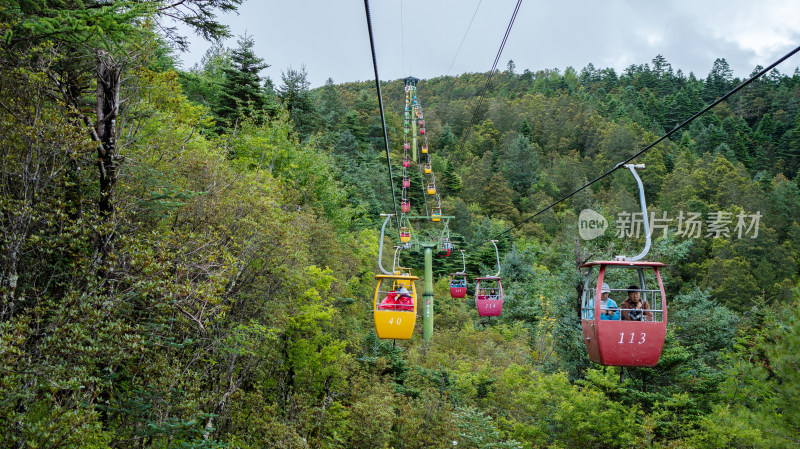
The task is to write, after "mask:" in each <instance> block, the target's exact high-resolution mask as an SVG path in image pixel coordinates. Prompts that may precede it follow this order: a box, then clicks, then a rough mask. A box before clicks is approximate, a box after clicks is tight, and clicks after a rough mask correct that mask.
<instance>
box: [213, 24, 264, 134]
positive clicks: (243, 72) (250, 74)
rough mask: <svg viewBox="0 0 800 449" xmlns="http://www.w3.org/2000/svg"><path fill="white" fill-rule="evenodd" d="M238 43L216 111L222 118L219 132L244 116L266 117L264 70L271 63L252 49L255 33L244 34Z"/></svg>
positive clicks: (224, 70) (223, 82)
mask: <svg viewBox="0 0 800 449" xmlns="http://www.w3.org/2000/svg"><path fill="white" fill-rule="evenodd" d="M237 43H238V44H239V47H238V48H236V49H235V50H231V52H230V65H229V66H227V67H225V68H223V69H222V71H223V81H222V84H221V85H220V90H219V98H218V100H217V105H216V107H215V108H214V113H215V114H216V116H217V117H218V118H219V122H220V123H219V125H218V127H217V132H219V133H222V132H223V131H224V130H225V128H233V127H235V126H236V124H237V123H238V122H239V121H240V120H241V119H246V118H253V119H255V120H256V121H260V120H262V119H263V117H264V114H265V112H266V106H267V105H266V98H265V95H264V91H263V89H262V88H261V77H259V73H260V72H261V70H263V69H265V68H267V67H269V65H267V64H265V63H264V60H263V59H261V58H259V57H257V56H256V54H255V52H253V46H254V45H255V42H254V41H253V37H252V36H248V35H246V34H245V35H244V36H242V37H240V38H239V39H238V41H237Z"/></svg>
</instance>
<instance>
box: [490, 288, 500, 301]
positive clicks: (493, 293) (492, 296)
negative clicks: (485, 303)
mask: <svg viewBox="0 0 800 449" xmlns="http://www.w3.org/2000/svg"><path fill="white" fill-rule="evenodd" d="M489 299H500V297H499V296H497V290H495V289H492V291H491V292H489Z"/></svg>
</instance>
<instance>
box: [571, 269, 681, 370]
mask: <svg viewBox="0 0 800 449" xmlns="http://www.w3.org/2000/svg"><path fill="white" fill-rule="evenodd" d="M663 267H666V265H665V264H663V263H660V262H629V261H616V260H615V261H592V262H587V263H585V264H583V265H581V268H588V269H589V272H588V273H587V275H586V281H585V283H584V289H583V298H582V301H581V327H582V328H583V341H584V344H585V345H586V350H587V351H588V353H589V359H591V360H592V361H593V362H595V363H599V364H601V365H610V366H655V365H656V364H657V363H658V359H659V357H660V356H661V350H662V348H663V347H664V337H665V336H666V333H667V300H666V295H665V294H664V284H663V283H662V281H661V275H660V274H659V272H658V269H659V268H663ZM595 269H597V273H596V277H595V276H594V274H595V272H594V270H595ZM604 283H605V284H606V285H607V286H608V288H607V289H606V291H610V295H609V296H610V299H613V300H614V301H615V302H616V304H617V308H619V309H620V310H619V312H622V313H614V312H615V311H614V310H613V309H608V308H602V307H601V295H602V293H601V290H602V286H603V284H604ZM636 292H638V293H640V294H641V303H642V304H647V306H648V308H643V309H642V310H641V313H640V315H641V318H640V319H641V321H639V320H636V321H634V320H632V319H630V318H632V317H633V313H630V312H625V311H626V310H629V309H626V308H625V307H624V306H623V301H625V300H626V299H627V296H628V295H629V294H630V293H636ZM614 296H616V297H614ZM634 296H635V295H634ZM606 305H610V303H608V302H607V303H606ZM615 317H616V318H615Z"/></svg>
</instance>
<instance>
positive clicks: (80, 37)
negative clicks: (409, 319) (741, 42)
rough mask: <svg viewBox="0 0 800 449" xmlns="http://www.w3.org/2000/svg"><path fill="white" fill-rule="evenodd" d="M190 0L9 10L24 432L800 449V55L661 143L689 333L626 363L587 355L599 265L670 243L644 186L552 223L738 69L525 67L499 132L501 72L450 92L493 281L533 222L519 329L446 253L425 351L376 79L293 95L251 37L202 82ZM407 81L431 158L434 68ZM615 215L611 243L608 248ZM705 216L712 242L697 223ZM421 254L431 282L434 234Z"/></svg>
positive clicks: (45, 442) (514, 257)
mask: <svg viewBox="0 0 800 449" xmlns="http://www.w3.org/2000/svg"><path fill="white" fill-rule="evenodd" d="M180 3H181V2H178V3H177V4H178V5H180ZM40 4H41V5H44V6H46V7H42V8H38V6H41V5H40ZM101 4H102V7H100V6H101ZM236 4H238V1H214V2H197V1H192V2H186V5H188V6H189V7H192V8H193V7H199V8H201V9H190V10H191V11H195V12H196V11H200V12H201V13H197V15H195V16H191V15H187V13H186V12H185V11H184V12H181V11H173V14H174V15H175V16H178V17H182V18H183V19H184V21H186V22H187V23H189V24H192V25H194V26H196V27H197V28H198V29H200V31H201V32H204V33H206V34H208V35H209V36H214V35H224V31H225V30H224V29H222V28H219V25H218V24H216V23H215V22H214V21H213V20H212V19H213V15H208V14H210V12H211V11H212V10H214V9H220V10H226V9H230V8H232V7H235V5H236ZM162 6H167V4H166V3H165V2H12V5H11V6H9V7H7V8H6V7H4V8H3V9H0V17H2V19H3V23H2V24H1V25H0V27H2V28H0V32H1V33H2V34H3V35H4V36H5V42H6V43H7V45H6V46H4V47H3V48H2V55H0V135H1V136H2V139H3V144H2V147H3V150H2V152H1V154H0V188H2V197H0V235H2V241H1V242H0V243H2V245H3V249H2V252H0V301H2V302H1V303H0V446H2V447H19V448H23V447H31V448H33V447H37V448H50V447H52V448H55V447H82V448H83V447H97V448H102V447H142V448H144V447H156V448H161V447H163V448H167V447H170V448H172V447H176V448H177V447H185V448H188V447H198V448H199V447H231V448H233V447H236V448H261V447H275V448H308V447H314V448H382V447H394V448H429V447H469V448H534V447H587V448H588V447H592V448H594V447H696V448H706V447H708V448H711V447H766V448H783V447H786V448H788V447H796V446H797V445H798V444H800V427H798V423H800V405H798V404H800V400H798V399H800V377H798V372H800V371H799V370H798V366H797V364H798V362H797V360H798V359H797V353H798V344H800V312H799V310H800V307H799V306H800V304H799V302H800V300H799V299H798V298H800V288H798V264H799V263H800V225H799V224H798V220H799V219H800V185H799V184H798V182H800V176H798V170H799V169H800V114H798V112H800V111H799V110H800V73H797V72H795V73H794V75H793V76H787V75H784V74H781V73H779V72H772V73H771V74H769V75H768V76H767V77H766V78H764V79H761V80H759V81H757V82H756V83H754V84H753V85H752V86H751V87H748V88H747V89H746V90H744V91H743V92H742V93H741V94H739V95H737V96H736V97H734V98H732V99H730V100H729V101H728V102H726V103H724V104H722V105H720V106H719V107H717V108H715V109H714V110H713V111H712V112H710V113H709V114H706V115H704V116H702V117H701V118H699V119H698V120H696V121H694V122H693V123H692V124H691V125H690V126H689V127H687V128H686V129H684V130H682V132H681V133H679V135H678V137H676V138H675V139H672V140H671V141H669V142H666V143H664V144H661V145H659V146H657V147H655V148H653V149H652V150H651V151H649V152H648V153H646V154H645V155H643V156H642V157H641V158H640V160H638V161H637V162H642V163H645V164H646V165H647V168H646V169H645V170H643V171H642V175H643V178H644V182H645V188H646V190H647V196H648V202H649V204H650V207H651V211H652V212H653V213H654V216H655V217H663V216H664V215H663V214H667V216H668V217H669V218H672V219H673V221H672V222H670V223H669V228H668V229H666V230H664V229H663V227H662V228H656V231H655V237H656V239H655V240H654V243H653V248H652V250H651V256H650V257H651V258H653V259H657V260H662V261H664V262H666V263H669V264H670V267H669V268H668V269H666V270H665V273H664V276H665V280H666V284H667V289H668V293H669V296H670V306H669V307H670V325H669V332H668V337H667V341H666V345H665V348H664V352H663V354H662V356H661V360H660V362H659V364H658V366H656V367H655V368H648V369H644V368H643V369H625V370H624V371H622V372H621V370H620V369H619V368H605V367H598V366H596V365H592V364H591V363H590V362H589V361H588V359H587V357H586V355H585V350H584V348H583V344H582V342H581V337H580V324H579V320H578V316H577V313H576V306H575V304H576V297H577V295H576V287H577V286H579V284H580V281H581V273H580V272H579V271H578V269H577V268H576V263H575V262H576V260H578V261H583V260H586V259H587V258H589V257H590V255H591V257H592V258H607V257H612V256H613V255H616V254H619V253H626V254H630V253H633V252H638V251H639V249H640V248H641V245H642V240H643V239H642V237H641V236H639V235H637V234H636V233H635V232H633V231H634V230H633V229H630V230H629V229H626V228H624V227H623V225H624V224H625V213H626V212H628V213H630V212H636V211H637V210H638V203H637V197H636V186H635V183H634V182H633V180H632V179H631V177H630V175H629V174H627V173H626V172H622V171H619V172H616V173H614V174H613V175H611V176H609V177H606V178H604V179H603V180H601V181H600V182H598V183H597V184H595V185H593V186H592V187H591V188H589V189H587V190H584V191H582V192H580V193H579V194H577V195H575V196H574V197H572V198H571V199H570V200H568V201H567V202H564V203H561V204H559V205H557V206H556V207H554V208H553V209H552V210H550V211H548V212H545V213H543V214H541V215H540V216H538V217H536V218H535V219H532V220H528V217H530V216H531V215H532V214H533V213H535V212H537V211H539V210H540V209H541V208H542V207H544V206H547V205H549V204H550V203H551V202H553V201H554V200H555V199H557V198H559V197H561V196H563V195H565V194H566V193H569V192H571V191H572V190H574V189H575V188H577V187H579V186H581V185H582V184H583V183H584V182H586V181H587V180H589V179H593V178H595V177H596V176H598V175H599V174H601V173H603V172H605V171H606V170H608V169H611V168H612V167H614V166H615V165H616V164H617V162H619V161H621V160H624V159H625V158H627V157H628V156H630V155H631V154H633V153H634V152H635V151H637V150H639V149H641V148H643V147H644V146H646V145H647V144H649V143H650V142H652V141H654V140H655V139H656V138H657V137H658V136H660V135H662V134H663V133H664V132H665V131H667V130H669V129H671V128H673V127H674V126H676V125H677V124H678V123H680V122H682V121H683V120H684V119H685V118H687V117H689V116H691V115H692V114H693V113H694V112H696V111H697V110H699V109H700V108H701V107H703V106H704V105H705V104H707V103H708V102H710V101H713V99H715V98H717V97H718V96H719V95H721V94H723V93H725V92H726V91H727V90H729V89H730V88H731V87H733V86H734V85H736V84H737V83H738V81H739V80H737V79H734V78H733V77H732V75H731V71H730V69H729V67H728V66H727V63H726V62H725V61H724V60H722V59H718V60H717V61H714V62H713V65H712V68H711V71H710V73H709V74H708V76H707V77H706V78H704V79H700V78H697V77H696V76H695V75H693V74H690V75H688V76H686V75H684V74H683V73H682V72H681V71H679V70H678V71H677V72H674V71H673V69H672V67H671V66H670V64H669V63H668V62H667V61H666V60H665V59H664V58H663V57H661V56H657V57H656V58H655V59H653V61H651V64H652V65H651V64H642V65H638V66H631V67H630V68H628V69H627V70H625V71H624V73H621V74H617V73H615V71H614V70H612V69H596V68H594V67H593V66H591V65H590V66H588V67H586V68H584V69H583V70H581V71H580V72H578V71H576V70H574V69H572V68H568V69H566V70H565V71H564V72H563V73H561V72H560V71H557V70H546V71H540V72H536V73H534V72H530V71H528V70H524V71H523V72H522V73H521V74H515V73H514V72H513V67H514V66H513V64H512V63H509V65H508V67H509V70H508V71H506V72H501V73H497V74H496V75H495V76H494V78H493V81H492V85H491V88H490V89H489V91H488V92H487V94H486V95H487V97H486V98H485V99H484V101H483V106H482V108H481V110H480V111H478V113H477V114H475V117H476V120H475V123H472V121H471V120H472V117H473V114H474V112H475V111H474V108H475V107H476V106H477V104H478V99H477V98H476V95H477V93H478V92H479V91H480V90H481V88H482V86H483V85H484V84H485V80H486V74H465V75H462V76H458V77H441V78H435V79H430V80H423V81H421V82H420V84H419V86H418V87H419V91H418V92H419V95H420V98H421V99H422V101H423V102H424V103H423V104H424V106H425V108H426V109H425V112H426V115H425V118H426V123H427V131H428V139H429V143H430V147H431V150H432V152H433V168H434V170H435V172H436V173H437V174H439V178H438V179H439V180H440V185H439V188H440V192H442V194H443V198H444V213H445V214H447V215H453V216H455V219H454V220H453V221H452V222H451V224H450V228H451V230H452V235H451V236H452V238H453V240H454V241H455V242H456V243H457V244H458V245H459V248H467V249H468V253H467V271H468V272H470V273H471V274H479V273H481V274H487V273H490V272H492V271H493V266H494V257H495V255H494V249H493V247H491V246H490V245H486V244H485V243H486V240H487V239H488V238H490V237H492V236H495V235H497V234H499V233H501V232H503V231H506V230H508V229H509V228H511V227H513V226H516V227H515V228H514V229H513V230H512V231H511V232H506V233H504V234H502V236H501V237H500V238H499V242H498V246H499V247H500V252H501V262H502V272H503V276H504V279H505V285H506V286H507V290H506V305H505V308H504V314H503V316H502V317H500V318H498V319H493V320H492V321H490V322H486V321H481V320H480V319H479V318H478V316H477V313H476V312H475V311H474V306H473V305H472V304H470V301H469V300H452V299H450V297H449V295H448V289H447V281H446V278H445V277H443V275H445V274H446V273H449V272H452V271H457V270H460V269H461V260H460V259H458V258H457V256H455V257H454V256H451V257H446V258H440V257H437V258H436V261H435V265H434V277H435V279H434V281H435V294H436V302H435V313H436V329H435V332H434V335H433V338H432V339H431V341H430V342H429V343H427V344H426V343H425V342H424V341H423V340H422V338H421V333H419V332H418V333H417V335H415V337H414V338H413V339H412V340H410V341H408V342H398V343H397V344H393V343H392V342H389V341H381V340H378V339H377V338H376V335H375V332H374V330H373V327H372V321H371V319H372V318H371V313H370V311H371V304H370V302H371V294H372V289H373V288H374V285H373V278H372V275H373V274H374V273H375V272H376V270H377V261H376V258H377V257H378V244H379V241H378V239H379V234H378V232H377V230H378V227H379V225H380V223H381V220H380V218H379V214H380V213H382V212H391V211H393V204H392V194H391V187H390V185H389V183H388V169H387V167H386V161H385V155H384V153H383V151H382V149H383V141H382V138H383V132H382V130H381V129H380V120H379V118H378V104H377V99H376V96H375V93H374V90H373V86H372V85H371V84H370V83H350V84H344V85H336V84H334V82H333V80H329V82H328V83H326V85H325V86H323V87H320V88H318V89H310V86H309V83H308V81H307V80H306V76H307V75H306V72H305V69H304V68H301V69H299V70H296V69H292V68H287V69H286V71H285V72H284V75H283V77H282V80H281V82H282V84H281V85H280V86H277V87H275V86H273V84H272V81H271V80H269V79H266V80H263V79H261V78H260V75H259V73H258V72H259V70H260V68H262V67H264V66H265V64H266V62H265V61H263V60H262V59H261V58H260V57H259V56H258V55H256V54H254V53H253V51H252V40H251V39H250V38H248V37H246V36H245V37H243V38H241V39H240V40H239V42H238V46H237V47H236V48H232V49H227V48H223V47H222V46H220V45H217V46H215V47H214V48H213V49H212V50H211V51H210V52H209V54H208V55H207V56H206V58H204V60H203V62H202V63H201V64H199V65H198V66H196V67H194V68H193V69H191V70H190V71H187V72H183V71H180V70H177V69H176V68H175V67H174V58H173V57H172V56H171V54H170V52H169V50H168V48H167V47H166V46H165V44H164V42H165V41H164V39H162V37H159V36H158V35H155V34H153V32H152V29H153V28H152V23H151V20H159V19H160V17H161V16H160V14H164V13H165V12H164V11H165V10H163V9H159V7H162ZM203 8H208V9H203ZM67 19H68V20H67ZM166 37H169V36H166ZM98 51H102V52H105V53H102V54H103V55H111V56H108V58H107V59H108V60H113V61H117V62H120V61H121V63H120V64H119V65H116V66H115V67H117V68H118V69H119V70H120V71H121V72H122V74H123V75H124V76H123V77H122V79H123V80H124V81H123V82H122V85H121V87H120V90H119V95H120V97H121V98H122V100H123V101H121V102H119V103H118V104H119V105H120V107H119V110H118V111H116V112H115V114H117V115H116V117H117V122H118V124H117V126H116V129H115V130H114V134H113V136H112V137H113V139H112V140H113V141H114V142H115V145H116V146H115V147H114V151H115V153H114V157H113V158H111V159H110V162H111V163H112V165H111V167H113V169H114V170H115V173H116V177H115V178H114V181H115V183H114V184H113V185H112V186H111V187H108V188H107V189H106V190H103V189H102V188H101V186H100V181H99V180H100V179H101V177H102V176H105V175H102V176H101V170H103V169H104V167H105V166H103V165H102V164H101V165H98V161H97V155H98V144H97V139H96V136H95V134H93V132H92V130H96V129H97V127H99V126H100V125H102V124H103V123H104V122H105V121H104V120H103V119H102V117H94V118H92V119H89V118H88V116H89V115H91V112H89V111H90V110H91V105H92V104H93V103H95V102H97V98H95V96H94V95H95V92H97V91H98V89H97V83H98V82H100V83H102V82H103V80H104V78H102V77H100V76H94V77H93V74H94V69H91V68H88V67H90V65H87V64H86V60H85V58H84V57H83V56H85V55H88V54H98V53H97V52H98ZM267 62H268V61H267ZM383 92H384V93H385V95H386V98H385V101H386V107H387V111H388V113H389V116H388V117H387V125H388V126H389V136H390V143H391V151H392V161H391V163H392V164H393V165H394V167H399V163H400V155H401V146H400V144H399V142H402V135H401V133H402V121H401V120H402V118H401V112H402V103H401V102H402V101H403V87H402V81H401V80H396V81H391V82H386V83H384V86H383ZM87 105H89V107H88V108H87V107H86V106H87ZM101 140H102V139H101ZM104 144H105V142H104ZM100 151H101V152H102V149H101V150H100ZM397 172H398V171H395V173H397ZM412 186H418V187H417V189H415V190H414V191H413V192H412V201H413V202H412V204H414V205H415V206H416V205H418V204H421V203H422V200H421V198H422V197H424V195H422V194H420V193H418V192H419V191H421V179H419V177H412ZM112 187H113V188H112ZM103 201H107V202H110V205H111V206H112V207H110V208H104V207H103V206H102V204H103ZM585 208H591V209H594V210H596V211H598V212H600V213H602V214H603V215H604V216H605V217H607V218H608V219H609V231H608V232H606V233H605V235H603V236H601V237H599V238H597V239H594V240H591V241H584V240H580V239H578V237H577V236H578V218H577V217H578V214H579V213H580V211H581V210H583V209H585ZM681 213H682V214H684V215H681V217H684V218H681V220H684V219H686V217H688V215H689V214H690V213H693V214H700V217H701V224H702V226H703V229H702V232H701V233H700V234H701V235H699V236H695V235H693V234H691V233H689V232H685V233H683V234H679V233H678V232H677V231H678V226H679V222H678V220H679V218H678V217H679V214H681ZM720 213H727V214H729V215H724V214H720ZM756 213H758V214H759V218H760V221H759V223H758V226H757V227H756V226H755V224H754V222H753V217H754V215H755V214H756ZM739 216H742V217H743V218H745V219H746V220H745V221H744V222H743V223H744V225H745V226H744V227H740V226H738V225H739V222H738V220H739V219H738V217H739ZM710 217H716V219H714V218H710ZM726 218H727V219H729V220H730V221H728V222H726V221H725V219H726ZM709 223H713V225H712V224H709ZM726 224H727V228H726V229H725V230H723V229H722V228H724V225H726ZM681 225H683V226H684V227H686V226H687V224H686V223H685V222H683V221H681ZM423 228H424V225H422V224H421V225H420V229H419V231H420V232H424V229H423ZM756 230H757V234H756ZM618 231H619V232H618ZM627 231H631V232H629V233H627V234H630V235H627V234H626V232H627ZM684 231H685V229H684ZM576 242H577V243H576ZM386 244H387V245H389V244H390V241H389V240H388V239H387V240H386ZM384 254H385V257H386V259H387V260H385V261H384V265H387V264H390V263H391V261H390V258H391V256H389V255H388V254H387V252H385V253H384ZM402 258H403V259H402V262H403V265H405V266H411V267H413V268H414V269H415V270H416V271H415V273H419V272H421V270H420V268H421V265H422V257H421V253H420V252H419V251H416V250H413V251H408V252H406V253H404V254H403V255H402ZM621 374H622V376H621Z"/></svg>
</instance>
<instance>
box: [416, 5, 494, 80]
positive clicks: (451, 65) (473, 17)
mask: <svg viewBox="0 0 800 449" xmlns="http://www.w3.org/2000/svg"><path fill="white" fill-rule="evenodd" d="M481 2H483V0H478V6H476V7H475V12H474V13H473V14H472V19H470V21H469V25H467V31H464V37H462V38H461V43H460V44H458V50H456V55H455V56H453V61H452V62H451V63H450V67H448V68H447V73H448V74H449V73H450V70H452V69H453V65H454V64H455V63H456V58H458V54H459V53H460V52H461V46H462V45H464V41H465V40H466V39H467V34H468V33H469V29H470V28H472V22H473V21H475V16H477V15H478V8H480V7H481ZM401 20H402V19H401Z"/></svg>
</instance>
